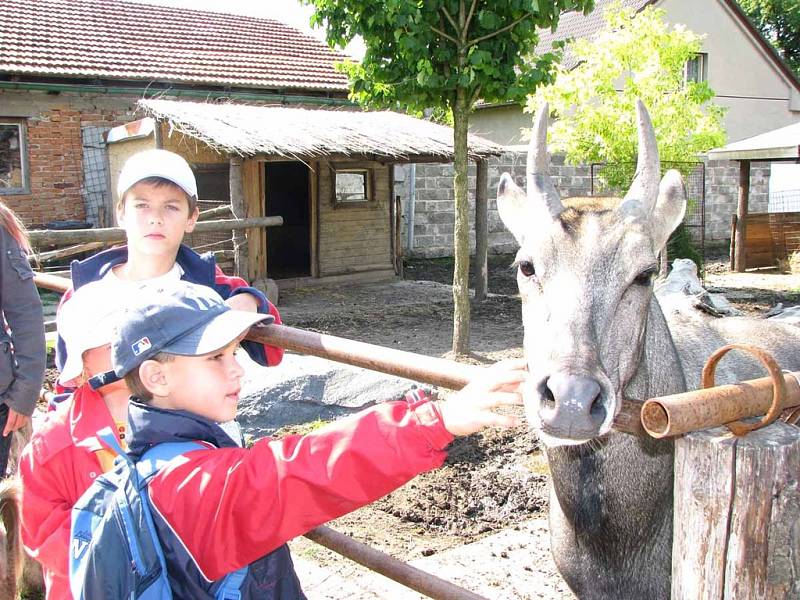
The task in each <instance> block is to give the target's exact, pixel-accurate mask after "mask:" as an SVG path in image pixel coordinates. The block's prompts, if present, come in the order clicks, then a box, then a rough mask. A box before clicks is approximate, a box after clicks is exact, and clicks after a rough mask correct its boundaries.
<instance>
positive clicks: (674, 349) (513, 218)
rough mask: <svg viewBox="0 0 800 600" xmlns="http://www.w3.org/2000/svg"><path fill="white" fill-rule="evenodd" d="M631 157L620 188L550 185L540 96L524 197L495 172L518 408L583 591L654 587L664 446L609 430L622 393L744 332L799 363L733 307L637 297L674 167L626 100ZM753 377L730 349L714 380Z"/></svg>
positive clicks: (665, 485) (777, 330) (662, 552)
mask: <svg viewBox="0 0 800 600" xmlns="http://www.w3.org/2000/svg"><path fill="white" fill-rule="evenodd" d="M637 120H638V132H639V133H638V135H639V156H638V161H637V169H636V175H635V178H634V181H633V183H632V184H631V187H630V190H629V191H628V193H627V194H626V195H625V197H624V198H622V199H621V200H620V199H612V198H572V199H565V200H563V201H562V199H561V198H560V197H559V194H558V191H557V190H556V188H555V186H554V184H553V182H552V181H551V179H550V175H549V158H548V155H547V148H546V136H547V121H548V107H547V105H544V106H543V107H542V108H541V109H540V111H539V113H538V115H537V116H536V119H535V125H534V130H533V136H532V139H531V144H530V148H529V151H528V161H527V188H528V189H527V194H526V193H525V192H523V191H522V190H521V189H520V188H519V187H517V185H515V183H514V181H513V179H512V178H511V176H510V175H508V174H503V176H502V177H501V179H500V183H499V188H498V197H497V204H498V210H499V212H500V217H501V219H502V220H503V222H504V223H505V225H506V227H507V228H508V229H509V230H510V231H511V232H512V233H513V235H514V237H515V238H516V239H517V241H518V242H519V246H520V249H519V252H518V253H517V260H516V264H517V266H518V273H517V282H518V284H519V291H520V295H521V298H522V322H523V326H524V330H525V337H524V347H525V357H526V359H527V362H528V368H529V370H530V377H529V382H530V383H529V386H528V389H527V390H526V394H525V411H526V414H527V417H528V420H529V422H530V424H531V426H532V427H533V428H535V429H536V431H537V432H538V434H539V436H540V438H541V439H542V440H543V442H544V444H545V447H546V453H547V457H548V462H549V464H550V470H551V473H552V486H551V494H550V528H551V549H552V552H553V556H554V558H555V561H556V565H557V566H558V569H559V571H560V572H561V574H562V576H563V577H564V579H565V580H566V581H567V583H568V584H569V586H570V587H571V588H572V590H573V591H574V592H575V594H576V595H577V596H578V597H579V598H581V599H582V600H583V599H588V600H591V599H598V600H599V599H609V598H613V599H614V600H624V599H631V600H641V599H643V598H647V599H648V600H652V599H660V598H669V596H670V569H671V549H672V512H673V505H672V502H673V497H672V494H673V491H672V485H673V444H672V442H670V441H657V440H654V439H650V438H646V437H635V436H631V435H627V434H623V433H618V432H615V431H614V430H612V429H611V425H612V421H613V419H614V416H615V415H616V414H617V413H618V412H619V410H620V406H621V400H622V398H623V397H628V398H635V399H646V398H650V397H653V396H661V395H665V394H673V393H677V392H682V391H685V390H686V389H694V388H697V387H698V386H699V379H700V373H701V370H702V366H703V364H704V362H705V360H706V358H707V357H708V356H709V355H710V354H711V353H712V352H713V351H714V350H716V349H717V348H719V347H720V346H723V345H724V344H726V343H729V342H734V341H736V342H752V343H756V344H757V345H759V346H761V347H763V348H765V349H767V350H768V351H770V352H772V353H773V356H775V358H776V359H777V360H778V362H779V364H781V365H782V366H783V367H784V368H787V369H793V370H794V369H800V352H798V349H800V330H798V329H794V328H791V327H789V326H783V325H779V324H771V323H769V322H767V321H763V320H762V321H757V320H752V319H750V320H748V319H743V318H723V319H713V318H710V317H707V316H703V315H701V314H700V313H699V312H698V313H697V314H694V313H690V312H688V311H683V312H679V311H678V312H675V311H668V312H667V314H665V313H664V312H662V310H661V307H660V306H659V304H658V301H657V300H656V298H655V296H654V295H653V279H654V277H655V275H656V273H657V271H658V260H657V257H658V255H659V252H660V251H661V250H662V249H663V248H664V246H665V244H666V242H667V239H668V237H669V235H670V233H671V232H672V231H673V230H674V229H675V228H676V227H677V226H678V224H679V223H680V222H681V220H682V219H683V215H684V211H685V208H686V195H685V190H684V187H683V182H682V179H681V176H680V175H679V174H678V173H677V172H676V171H669V172H668V173H667V174H666V175H665V176H664V178H663V179H661V181H660V184H659V179H660V165H659V157H658V150H657V147H656V139H655V133H654V130H653V126H652V123H651V122H650V117H649V115H648V113H647V111H646V110H645V108H644V106H643V105H642V104H641V103H638V104H637ZM762 376H764V373H763V371H762V370H761V369H760V367H759V365H758V363H756V362H754V361H753V360H750V359H749V358H747V357H744V356H736V357H734V356H731V357H730V358H726V359H725V360H724V361H723V362H722V363H721V364H720V366H719V368H718V371H717V381H718V382H719V383H728V382H732V381H739V380H744V379H752V378H755V377H762Z"/></svg>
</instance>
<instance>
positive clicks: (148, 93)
mask: <svg viewBox="0 0 800 600" xmlns="http://www.w3.org/2000/svg"><path fill="white" fill-rule="evenodd" d="M0 90H21V91H33V92H74V93H83V94H86V93H93V94H118V95H129V96H142V97H157V96H170V97H187V98H206V99H211V98H231V99H235V100H259V101H262V102H263V101H270V102H280V103H282V104H319V105H324V106H357V104H356V103H355V102H352V101H350V100H347V99H344V98H325V97H322V96H299V95H296V94H260V93H258V92H234V91H221V90H218V91H210V90H184V89H174V88H170V89H165V90H162V89H154V88H152V87H150V86H147V87H125V86H107V85H90V84H75V83H38V82H26V81H0Z"/></svg>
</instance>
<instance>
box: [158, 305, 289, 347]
mask: <svg viewBox="0 0 800 600" xmlns="http://www.w3.org/2000/svg"><path fill="white" fill-rule="evenodd" d="M274 320H275V317H273V316H272V315H262V314H259V313H252V312H246V311H241V310H228V311H225V312H224V313H222V314H220V315H218V316H216V317H215V318H213V319H212V320H211V321H209V322H208V323H206V324H205V325H203V326H202V327H198V328H196V329H194V330H192V331H190V332H189V333H187V334H186V335H184V336H181V337H180V338H178V339H177V340H174V341H172V342H171V343H169V344H168V345H167V346H165V347H164V348H161V351H162V352H166V353H167V354H177V355H179V356H200V355H203V354H208V353H209V352H214V351H215V350H219V349H220V348H224V347H225V346H227V345H228V344H230V343H231V342H232V341H234V340H235V339H236V338H238V337H239V336H240V335H242V334H243V333H244V332H245V331H247V330H248V329H250V327H252V326H253V325H255V324H256V323H264V324H269V323H272V322H273V321H274Z"/></svg>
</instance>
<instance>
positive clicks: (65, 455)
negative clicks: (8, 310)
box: [19, 282, 130, 600]
mask: <svg viewBox="0 0 800 600" xmlns="http://www.w3.org/2000/svg"><path fill="white" fill-rule="evenodd" d="M103 285H104V284H103V283H102V282H95V283H90V284H88V285H85V286H83V287H81V288H80V289H79V290H78V291H76V292H75V294H74V295H73V298H72V300H71V301H70V302H69V303H67V304H65V305H64V306H63V307H62V310H61V311H59V314H58V327H59V330H60V331H61V335H62V338H63V340H64V342H65V343H66V346H67V348H68V349H69V358H68V360H67V362H66V363H65V365H64V369H63V370H62V372H61V375H60V376H59V381H60V383H61V384H63V385H64V386H66V387H69V388H76V389H75V392H74V393H73V394H72V395H71V396H70V400H68V401H66V402H63V403H62V404H60V405H59V407H58V410H57V411H55V412H50V413H48V416H47V420H46V421H45V423H44V424H43V425H42V427H41V428H38V429H36V431H34V433H33V436H32V438H31V441H30V443H29V444H28V445H27V446H26V447H25V449H24V450H23V452H22V455H21V457H20V462H19V476H20V479H21V481H22V502H21V504H20V515H21V525H22V527H21V533H22V542H23V544H25V547H26V548H27V550H28V552H29V553H30V554H31V556H33V557H34V558H35V559H36V560H38V561H39V563H41V565H42V570H43V573H44V578H45V586H46V588H47V600H67V599H69V598H72V595H71V594H70V591H69V569H68V552H69V539H70V535H69V534H70V520H71V511H72V505H73V504H75V502H76V501H77V500H78V498H80V497H81V495H82V494H83V492H85V491H86V489H87V488H88V487H89V486H90V485H91V484H92V481H94V479H95V478H96V477H97V476H99V475H100V474H102V473H104V472H105V471H107V470H109V469H110V468H111V466H112V465H113V464H114V458H115V455H114V454H113V453H112V452H111V451H110V450H107V449H106V448H104V447H103V446H102V445H101V444H100V442H99V440H98V439H97V437H96V433H97V432H98V431H99V430H101V429H103V428H105V427H112V428H113V430H114V431H116V432H117V433H118V436H119V437H120V441H121V442H122V444H123V446H124V444H125V429H126V422H127V413H128V398H129V397H130V392H129V391H128V388H127V387H126V386H125V382H124V381H115V382H111V383H109V384H108V385H105V386H102V387H100V388H99V389H97V390H95V389H93V388H92V386H91V385H90V384H89V380H90V378H91V377H92V376H94V375H100V374H103V373H105V372H107V371H108V370H109V369H110V368H111V338H112V333H113V326H114V322H115V319H116V317H117V316H118V315H119V307H118V306H117V305H116V304H113V303H110V302H108V297H107V294H106V293H105V291H104V290H102V289H101V287H102V286H103Z"/></svg>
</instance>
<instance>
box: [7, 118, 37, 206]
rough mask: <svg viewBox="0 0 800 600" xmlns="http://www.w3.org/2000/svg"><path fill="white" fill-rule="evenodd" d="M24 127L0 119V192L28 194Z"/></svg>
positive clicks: (20, 124) (17, 123) (28, 184)
mask: <svg viewBox="0 0 800 600" xmlns="http://www.w3.org/2000/svg"><path fill="white" fill-rule="evenodd" d="M29 190H30V183H29V181H28V157H27V155H26V152H25V127H24V125H23V124H22V123H19V122H16V123H15V122H9V121H4V120H2V119H0V194H28V193H30V191H29Z"/></svg>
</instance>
